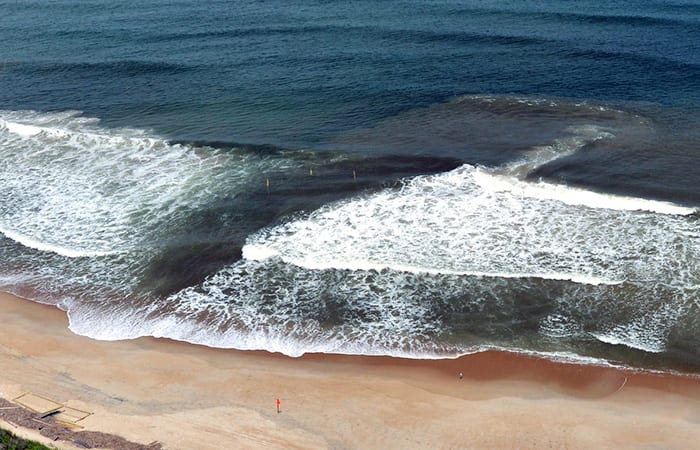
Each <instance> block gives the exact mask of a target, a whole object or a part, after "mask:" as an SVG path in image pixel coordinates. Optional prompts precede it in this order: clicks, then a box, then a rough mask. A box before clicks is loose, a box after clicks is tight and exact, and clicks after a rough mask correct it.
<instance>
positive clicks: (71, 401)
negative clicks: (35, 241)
mask: <svg viewBox="0 0 700 450" xmlns="http://www.w3.org/2000/svg"><path fill="white" fill-rule="evenodd" d="M0 323H2V324H3V328H4V330H3V333H0V367H2V369H3V370H2V371H0V396H1V397H3V398H5V399H8V400H11V399H13V398H16V397H17V396H19V395H21V394H22V393H27V392H31V393H34V394H36V395H41V396H43V397H47V398H50V399H52V400H55V401H57V402H60V403H61V404H64V405H67V406H69V407H72V408H77V409H80V410H84V411H89V412H90V413H91V414H90V415H89V416H88V417H86V418H84V419H82V420H80V421H79V422H78V424H79V426H81V427H84V429H85V430H90V431H100V432H104V433H112V434H116V435H118V436H122V437H124V438H125V439H128V440H130V441H133V442H138V443H141V444H144V445H146V444H149V443H152V442H154V441H158V442H160V443H162V445H163V448H165V449H180V448H182V449H187V448H212V449H213V448H221V447H222V446H223V447H232V446H233V447H239V448H259V447H272V448H331V447H332V448H372V447H386V448H427V447H437V448H451V447H468V448H469V447H470V448H483V447H496V448H504V447H521V448H529V447H533V448H534V447H542V446H544V445H555V446H557V447H572V448H590V447H591V446H597V447H618V448H619V447H636V446H639V445H661V446H663V447H666V448H688V447H689V446H692V444H693V443H694V442H695V441H696V440H697V439H698V438H700V429H698V427H697V424H698V423H700V378H698V377H695V376H691V375H687V376H686V375H679V374H669V373H656V372H645V371H639V370H636V369H630V370H627V369H621V368H617V367H608V366H594V365H582V364H574V363H566V362H558V361H552V360H549V359H544V358H540V357H535V356H531V355H523V354H515V353H508V352H501V351H485V352H481V353H475V354H470V355H465V356H461V357H459V358H455V359H404V358H395V357H386V356H353V355H329V354H306V355H304V356H302V357H299V358H291V357H287V356H284V355H281V354H271V353H268V352H265V351H238V350H229V349H218V348H211V347H206V346H202V345H197V344H190V343H185V342H178V341H173V340H169V339H164V338H152V337H144V338H138V339H134V340H129V341H96V340H92V339H90V338H86V337H82V336H78V335H75V334H73V333H72V332H71V331H70V330H69V329H68V326H67V323H68V319H67V316H66V314H65V312H63V311H61V310H59V309H58V308H56V307H54V306H50V305H44V304H40V303H35V302H32V301H29V300H25V299H21V298H19V297H16V296H13V295H11V294H5V293H0ZM460 373H462V377H461V378H460V377H459V374H460ZM277 398H279V399H281V403H282V404H281V408H282V412H281V413H277V412H276V410H275V400H276V399H277ZM11 431H13V432H16V430H15V429H11ZM59 445H63V442H62V441H59ZM60 448H63V447H60ZM65 448H72V447H70V446H68V445H66V446H65Z"/></svg>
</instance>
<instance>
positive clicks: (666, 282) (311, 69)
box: [0, 0, 700, 372]
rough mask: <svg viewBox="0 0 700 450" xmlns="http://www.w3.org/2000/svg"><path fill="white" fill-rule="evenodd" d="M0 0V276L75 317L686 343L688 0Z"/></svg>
mask: <svg viewBox="0 0 700 450" xmlns="http://www.w3.org/2000/svg"><path fill="white" fill-rule="evenodd" d="M0 3H1V6H2V10H3V11H4V13H3V15H2V17H0V41H1V42H3V45H2V46H0V174H1V175H2V176H1V177H0V233H2V235H1V236H2V237H0V260H1V261H3V263H2V265H0V285H1V286H0V287H2V288H3V289H5V290H9V291H12V292H15V293H19V294H22V295H25V296H27V297H29V298H32V299H35V300H38V301H42V302H48V303H53V304H57V305H59V306H60V307H61V308H63V309H65V310H66V311H68V314H69V317H70V320H71V329H73V330H74V331H75V332H77V333H80V334H85V335H88V336H92V337H94V338H98V339H121V338H132V337H136V336H141V335H152V336H166V337H171V338H174V339H181V340H186V341H190V342H197V343H201V344H206V345H211V346H217V347H227V348H240V349H266V350H270V351H280V352H284V353H286V354H291V355H299V354H301V353H304V352H311V351H317V352H338V353H362V354H365V353H368V354H389V355H398V356H411V357H444V356H453V355H457V354H460V353H465V352H473V351H479V350H483V349H487V348H505V349H510V350H514V351H523V352H534V353H538V354H545V355H550V356H551V357H556V358H568V359H574V360H578V361H595V362H597V363H614V364H623V365H630V366H634V367H643V368H652V369H662V370H668V369H671V370H681V371H690V372H698V371H699V370H700V341H699V340H698V336H700V311H699V310H698V309H699V308H700V295H699V294H700V224H699V222H698V219H699V217H700V215H699V213H698V208H699V206H700V168H699V167H700V131H699V130H700V126H699V125H700V120H699V119H698V117H700V114H698V113H699V112H700V3H699V2H697V1H687V2H675V1H674V2H669V1H663V2H662V1H641V0H635V1H620V2H615V3H614V4H609V3H608V2H600V1H576V2H573V1H563V0H560V1H553V2H546V3H543V2H535V1H519V2H495V1H480V2H475V1H418V0H412V1H344V2H336V1H315V2H314V1H296V0H294V1H285V2H280V1H264V2H237V1H212V2H195V1H190V0H182V1H175V2H173V1H167V2H165V1H151V2H146V3H143V2H130V1H127V2H118V3H106V2H102V1H80V2H78V1H65V0H57V1H50V2H49V1H22V2H0Z"/></svg>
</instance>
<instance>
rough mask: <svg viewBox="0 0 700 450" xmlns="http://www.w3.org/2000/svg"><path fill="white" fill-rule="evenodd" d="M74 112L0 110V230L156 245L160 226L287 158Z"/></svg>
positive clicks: (95, 250) (42, 238)
mask: <svg viewBox="0 0 700 450" xmlns="http://www.w3.org/2000/svg"><path fill="white" fill-rule="evenodd" d="M78 114H79V113H78V112H75V111H72V112H65V113H55V114H42V113H36V112H31V111H0V124H2V126H0V179H1V180H2V181H1V182H0V189H1V190H2V192H3V204H2V205H0V231H1V232H2V233H3V234H4V235H5V236H6V237H8V238H10V239H14V240H16V241H17V242H20V243H22V244H23V245H26V246H28V247H32V248H35V249H38V250H42V251H49V252H55V253H58V254H61V255H64V256H69V257H80V256H101V255H107V254H113V253H120V252H125V251H130V250H133V249H141V248H144V247H148V246H157V245H162V241H163V239H165V240H167V233H164V232H163V228H164V227H169V226H177V225H178V224H180V223H181V222H184V221H186V220H187V216H186V215H187V211H192V210H195V209H196V208H198V207H199V206H201V205H202V204H206V203H208V202H211V201H216V199H217V198H219V197H221V196H224V195H234V194H235V193H236V192H240V191H242V190H244V189H246V187H247V186H248V185H249V184H250V183H253V182H255V183H257V182H258V180H254V179H253V177H255V176H257V174H259V173H260V172H261V171H263V170H265V169H269V168H272V167H275V165H279V164H289V162H288V161H283V160H282V159H281V158H280V159H279V160H272V159H268V160H266V159H263V158H250V157H249V156H247V155H243V154H241V155H239V154H237V153H236V152H234V151H231V152H226V153H222V152H218V151H216V150H214V149H196V148H193V147H190V146H187V145H178V144H171V143H169V142H167V141H164V140H162V139H158V138H157V137H152V136H148V135H147V133H145V132H144V131H143V130H129V129H108V128H104V127H100V126H99V123H98V121H96V120H94V119H90V118H83V117H80V116H79V115H78Z"/></svg>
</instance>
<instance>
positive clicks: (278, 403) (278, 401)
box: [277, 399, 282, 414]
mask: <svg viewBox="0 0 700 450" xmlns="http://www.w3.org/2000/svg"><path fill="white" fill-rule="evenodd" d="M281 404H282V402H281V401H280V399H277V414H279V413H280V405H281Z"/></svg>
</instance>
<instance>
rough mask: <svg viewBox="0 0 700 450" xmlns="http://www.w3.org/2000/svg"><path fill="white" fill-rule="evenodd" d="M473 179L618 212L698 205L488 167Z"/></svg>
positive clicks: (675, 210) (681, 211) (684, 210)
mask: <svg viewBox="0 0 700 450" xmlns="http://www.w3.org/2000/svg"><path fill="white" fill-rule="evenodd" d="M474 178H475V180H476V182H477V183H478V184H479V186H480V187H481V188H482V189H484V190H490V191H493V192H510V193H512V194H515V195H520V196H522V197H528V198H534V199H540V200H557V201H560V202H562V203H564V204H567V205H579V206H586V207H588V208H601V209H614V210H618V211H650V212H655V213H658V214H673V215H690V214H693V213H695V212H696V209H695V208H691V207H687V206H681V205H676V204H674V203H670V202H662V201H657V200H648V199H643V198H635V197H627V196H621V195H613V194H604V193H598V192H594V191H590V190H586V189H581V188H575V187H571V186H566V185H561V184H553V183H548V182H544V181H541V180H540V181H535V182H532V181H523V180H520V179H518V178H517V177H514V176H510V175H496V174H493V173H490V172H489V171H487V170H477V171H476V172H475V173H474Z"/></svg>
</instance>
